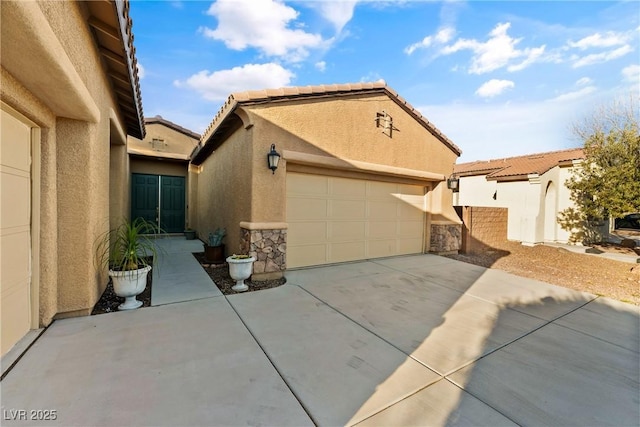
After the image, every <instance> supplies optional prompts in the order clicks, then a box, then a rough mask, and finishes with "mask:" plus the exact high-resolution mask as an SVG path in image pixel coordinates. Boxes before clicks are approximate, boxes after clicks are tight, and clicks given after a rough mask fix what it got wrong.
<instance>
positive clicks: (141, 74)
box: [138, 62, 144, 80]
mask: <svg viewBox="0 0 640 427" xmlns="http://www.w3.org/2000/svg"><path fill="white" fill-rule="evenodd" d="M138 78H139V79H140V80H142V79H144V67H143V66H142V64H141V63H139V62H138Z"/></svg>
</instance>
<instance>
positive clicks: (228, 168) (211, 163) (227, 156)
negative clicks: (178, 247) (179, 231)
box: [193, 127, 279, 254]
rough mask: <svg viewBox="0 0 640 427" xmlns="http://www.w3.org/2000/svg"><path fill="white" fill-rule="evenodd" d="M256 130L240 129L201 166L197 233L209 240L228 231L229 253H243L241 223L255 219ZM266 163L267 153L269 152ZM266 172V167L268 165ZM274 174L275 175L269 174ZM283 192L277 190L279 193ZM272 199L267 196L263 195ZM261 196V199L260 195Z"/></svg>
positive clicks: (198, 174)
mask: <svg viewBox="0 0 640 427" xmlns="http://www.w3.org/2000/svg"><path fill="white" fill-rule="evenodd" d="M252 134H253V129H249V130H245V129H244V128H242V127H240V128H239V129H237V130H235V132H233V133H232V134H231V135H230V136H229V138H228V139H227V140H226V141H225V143H224V144H222V146H220V147H219V148H218V149H217V150H216V151H215V152H214V153H213V154H212V155H211V156H209V158H208V159H207V160H206V161H205V162H204V163H203V164H202V165H201V166H200V168H199V172H198V173H197V174H195V173H194V174H193V175H194V176H197V184H196V186H195V193H196V194H197V196H196V200H197V203H198V205H197V214H196V221H195V223H196V228H195V229H196V230H197V232H198V237H199V238H200V239H202V240H204V241H206V239H207V236H208V234H209V232H210V231H214V230H215V229H216V228H218V227H224V228H226V230H227V237H226V238H225V240H224V243H225V245H226V252H227V254H232V253H239V252H240V222H241V221H250V220H251V200H252V197H254V195H255V194H256V192H257V191H260V190H261V189H262V188H264V187H260V188H259V189H255V188H252V182H253V181H252V175H253V173H254V172H255V171H254V170H252V168H251V166H250V165H251V162H252V160H251V159H252V153H253V145H252V143H251V138H252ZM265 164H266V153H265ZM264 167H265V169H266V166H264ZM269 173H271V172H269ZM278 190H279V189H275V191H276V192H277V191H278ZM262 196H263V197H268V195H267V194H265V195H262ZM258 197H260V196H258Z"/></svg>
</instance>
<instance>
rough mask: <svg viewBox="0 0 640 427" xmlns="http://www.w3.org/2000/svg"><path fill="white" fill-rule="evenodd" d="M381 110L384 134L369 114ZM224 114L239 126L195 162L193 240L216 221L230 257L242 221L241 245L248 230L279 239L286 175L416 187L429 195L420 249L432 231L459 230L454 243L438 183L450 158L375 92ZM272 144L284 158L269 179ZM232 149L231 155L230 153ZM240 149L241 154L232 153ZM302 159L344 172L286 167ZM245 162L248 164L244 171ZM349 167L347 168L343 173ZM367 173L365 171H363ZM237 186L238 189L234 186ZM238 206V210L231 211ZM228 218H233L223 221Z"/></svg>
mask: <svg viewBox="0 0 640 427" xmlns="http://www.w3.org/2000/svg"><path fill="white" fill-rule="evenodd" d="M383 111H384V112H386V113H387V114H388V115H389V116H391V117H392V119H393V129H392V130H391V132H390V134H389V132H388V131H387V133H383V132H382V128H380V127H376V121H375V119H376V115H377V113H380V112H383ZM231 115H232V116H233V117H235V118H234V120H240V119H241V120H242V125H241V126H236V128H235V130H234V132H233V134H232V136H231V137H230V138H226V137H224V136H216V137H214V139H213V140H215V141H214V144H215V146H216V149H215V151H214V152H213V154H212V155H210V156H209V157H207V158H206V159H204V161H203V162H202V171H200V172H199V174H198V183H197V186H198V191H197V193H198V197H197V203H198V207H197V211H198V215H197V229H198V231H199V233H206V232H207V231H208V230H210V229H212V228H213V227H214V225H213V224H215V220H214V218H216V217H218V218H224V220H223V221H221V220H218V222H219V223H224V224H225V226H226V227H227V230H228V231H229V234H228V236H229V237H228V240H227V244H228V245H229V250H230V251H235V250H236V248H238V246H237V244H236V242H235V241H234V240H235V239H236V238H237V237H236V236H235V235H234V234H236V230H238V224H240V223H241V222H244V223H245V227H243V230H244V234H241V236H243V235H244V236H245V239H244V240H245V241H246V240H247V238H246V234H247V233H246V231H247V230H252V231H253V233H254V234H256V235H257V232H256V231H255V230H258V229H260V230H270V231H269V232H272V231H278V230H280V232H279V235H286V233H283V232H282V230H284V228H278V227H276V225H278V224H283V223H284V224H286V209H285V207H286V176H287V171H290V170H295V171H297V172H302V171H304V172H309V173H317V174H330V175H332V176H345V177H356V178H360V179H372V180H381V181H390V182H404V183H412V184H420V185H422V186H423V187H425V188H426V190H428V194H427V195H426V201H425V202H426V210H427V215H426V216H427V224H426V225H425V234H426V236H425V242H426V243H425V248H424V250H425V251H428V250H429V249H430V248H431V245H430V242H429V240H430V234H431V230H433V229H434V228H435V229H437V231H438V232H440V231H441V230H440V228H442V229H443V230H442V231H443V232H444V233H445V234H447V233H448V232H449V231H450V230H449V226H450V225H454V226H455V227H457V228H458V240H459V227H460V220H459V218H458V216H457V215H456V213H455V211H454V210H453V207H452V196H451V192H450V191H449V190H447V189H446V182H445V181H444V180H445V178H446V177H447V176H449V175H450V174H451V172H452V168H453V164H454V162H455V160H456V158H457V153H455V152H454V151H453V150H452V149H451V148H449V147H447V146H446V145H445V144H444V143H443V142H442V141H440V140H439V139H438V138H436V137H435V136H434V135H433V134H432V133H431V132H430V131H428V130H427V129H425V127H424V126H422V125H421V124H419V123H418V121H417V120H416V119H415V118H414V117H412V116H411V115H409V114H408V113H407V111H405V110H404V109H403V108H402V107H400V106H399V105H398V104H397V103H396V102H394V101H393V100H391V98H390V97H389V96H388V95H387V94H386V93H382V90H379V91H378V92H377V93H373V94H371V93H357V94H355V93H354V94H346V95H345V94H341V95H339V96H335V95H334V96H331V95H327V96H323V97H311V98H298V99H295V100H277V101H274V102H255V103H250V102H249V103H243V104H242V105H241V106H238V107H236V108H235V110H234V112H233V113H231ZM225 123H226V121H225ZM205 133H206V132H205ZM206 138H209V135H206ZM205 142H206V141H205ZM242 144H244V145H242ZM271 144H275V145H276V149H277V150H278V151H279V152H280V153H281V154H282V155H283V157H282V159H281V161H280V167H279V168H278V170H277V171H276V172H275V174H272V172H271V171H270V170H269V169H268V168H267V160H266V159H267V153H268V152H269V149H270V147H271ZM234 145H235V146H236V147H235V148H233V149H231V148H229V146H234ZM243 146H244V147H245V149H244V150H238V149H239V148H240V147H243ZM245 156H248V157H245ZM301 156H302V157H304V156H311V157H313V156H315V158H322V159H340V161H341V162H343V163H345V164H346V165H343V166H344V167H343V166H339V167H333V166H331V165H330V166H326V165H324V166H322V165H318V164H313V161H311V162H306V163H305V162H301V161H299V160H293V158H294V157H295V158H296V159H299V158H300V157H301ZM245 158H246V159H247V160H248V161H247V162H246V163H244V164H243V163H242V159H245ZM198 163H199V162H198ZM350 163H351V164H353V165H354V166H353V167H350ZM232 165H238V166H239V168H234V167H233V166H232ZM356 165H357V166H356ZM363 165H364V167H363ZM369 166H370V167H371V168H372V169H371V168H369V169H367V168H368V167H369ZM222 168H227V169H228V174H225V173H220V172H219V171H220V170H221V169H222ZM403 171H404V172H407V173H408V175H407V174H405V173H403ZM423 172H424V173H423ZM412 174H413V175H412ZM242 179H249V181H248V182H244V181H242ZM236 181H237V184H233V183H236ZM232 186H234V187H235V188H232ZM240 187H242V188H244V189H241V188H240ZM221 188H226V190H225V191H221ZM225 194H233V195H234V196H236V197H233V198H232V199H231V200H228V201H227V200H222V201H220V200H218V201H217V202H218V204H220V203H223V204H225V206H226V207H227V209H226V210H225V211H223V212H219V213H218V212H217V211H216V210H215V209H216V208H214V207H213V206H215V205H216V203H215V202H214V200H213V198H218V197H219V195H225ZM207 198H208V199H207ZM240 200H242V202H241V203H242V204H243V207H242V208H238V207H237V206H236V204H237V202H238V201H240ZM231 211H234V212H235V214H229V212H231ZM258 225H259V226H260V227H258ZM252 240H253V238H252ZM454 240H455V236H454ZM448 241H449V242H451V239H449V240H448ZM458 246H459V243H458ZM451 250H457V247H456V248H451Z"/></svg>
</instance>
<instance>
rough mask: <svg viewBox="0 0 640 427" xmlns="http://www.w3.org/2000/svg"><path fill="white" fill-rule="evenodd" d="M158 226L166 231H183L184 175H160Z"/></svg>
mask: <svg viewBox="0 0 640 427" xmlns="http://www.w3.org/2000/svg"><path fill="white" fill-rule="evenodd" d="M160 188H161V190H162V191H161V193H160V227H161V228H162V229H163V230H164V231H166V232H167V233H182V232H183V231H184V200H185V197H184V191H185V189H184V177H182V176H161V177H160Z"/></svg>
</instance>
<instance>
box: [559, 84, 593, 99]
mask: <svg viewBox="0 0 640 427" xmlns="http://www.w3.org/2000/svg"><path fill="white" fill-rule="evenodd" d="M595 91H596V87H595V86H587V87H583V88H582V89H579V90H576V91H573V92H567V93H563V94H562V95H558V96H556V97H555V98H553V99H550V100H549V102H567V101H575V100H577V99H580V98H584V97H585V96H587V95H589V94H591V93H593V92H595Z"/></svg>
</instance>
